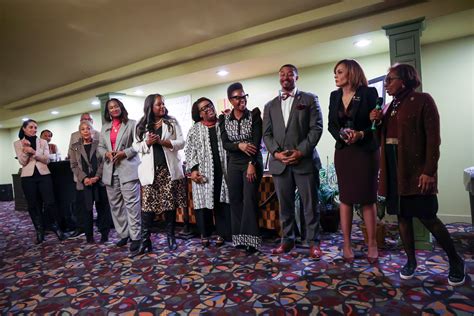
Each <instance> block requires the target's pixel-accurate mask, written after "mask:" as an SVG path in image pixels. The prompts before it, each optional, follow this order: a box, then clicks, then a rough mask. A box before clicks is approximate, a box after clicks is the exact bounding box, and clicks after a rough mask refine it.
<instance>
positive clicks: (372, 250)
mask: <svg viewBox="0 0 474 316" xmlns="http://www.w3.org/2000/svg"><path fill="white" fill-rule="evenodd" d="M334 78H335V81H336V86H337V87H339V89H338V90H336V91H333V92H332V93H331V98H330V104H329V132H330V133H331V135H332V136H333V137H334V139H335V140H336V151H335V153H334V163H335V166H336V174H337V181H338V185H339V198H340V201H341V205H340V210H339V212H340V217H341V228H342V233H343V235H344V246H343V258H344V260H345V261H346V262H349V263H351V262H352V261H353V260H354V253H353V251H352V247H351V228H352V214H353V213H352V211H353V206H354V204H360V205H361V207H362V213H363V218H364V222H365V225H366V227H367V237H368V253H367V260H368V261H369V263H375V262H376V261H377V260H378V250H377V241H376V239H375V229H376V206H375V202H376V201H377V174H378V169H379V155H378V151H377V149H378V145H377V142H376V139H375V137H374V136H373V132H372V129H371V126H372V122H371V121H370V119H369V113H370V111H372V110H373V109H374V108H375V104H376V102H377V90H376V89H375V88H369V87H367V79H366V77H365V75H364V71H363V70H362V68H361V67H360V65H359V64H358V63H357V62H356V61H355V60H348V59H344V60H341V61H339V62H338V63H337V64H336V66H335V67H334Z"/></svg>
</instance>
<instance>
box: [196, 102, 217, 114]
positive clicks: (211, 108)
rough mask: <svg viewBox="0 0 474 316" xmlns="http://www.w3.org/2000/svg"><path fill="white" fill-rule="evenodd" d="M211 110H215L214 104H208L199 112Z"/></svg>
mask: <svg viewBox="0 0 474 316" xmlns="http://www.w3.org/2000/svg"><path fill="white" fill-rule="evenodd" d="M209 110H214V105H212V103H208V104H206V105H205V106H203V107H202V108H200V109H199V112H207V111H209Z"/></svg>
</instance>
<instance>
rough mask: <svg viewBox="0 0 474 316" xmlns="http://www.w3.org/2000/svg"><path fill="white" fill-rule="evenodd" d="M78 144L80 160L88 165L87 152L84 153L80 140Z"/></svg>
mask: <svg viewBox="0 0 474 316" xmlns="http://www.w3.org/2000/svg"><path fill="white" fill-rule="evenodd" d="M79 142H80V145H79V152H80V153H81V156H82V159H84V160H85V162H86V163H87V164H89V157H87V152H86V150H85V149H84V143H83V142H82V140H80V141H79Z"/></svg>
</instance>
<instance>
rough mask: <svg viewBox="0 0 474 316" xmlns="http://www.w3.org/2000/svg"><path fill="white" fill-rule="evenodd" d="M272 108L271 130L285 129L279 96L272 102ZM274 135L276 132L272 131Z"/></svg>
mask: <svg viewBox="0 0 474 316" xmlns="http://www.w3.org/2000/svg"><path fill="white" fill-rule="evenodd" d="M272 108H273V111H272V112H273V118H272V125H273V131H285V121H284V119H283V109H282V108H281V98H280V97H278V98H276V99H275V101H274V102H273V104H272ZM273 134H274V135H275V134H276V133H275V132H273Z"/></svg>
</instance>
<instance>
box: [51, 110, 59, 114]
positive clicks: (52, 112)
mask: <svg viewBox="0 0 474 316" xmlns="http://www.w3.org/2000/svg"><path fill="white" fill-rule="evenodd" d="M51 114H53V115H58V114H59V111H51Z"/></svg>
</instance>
